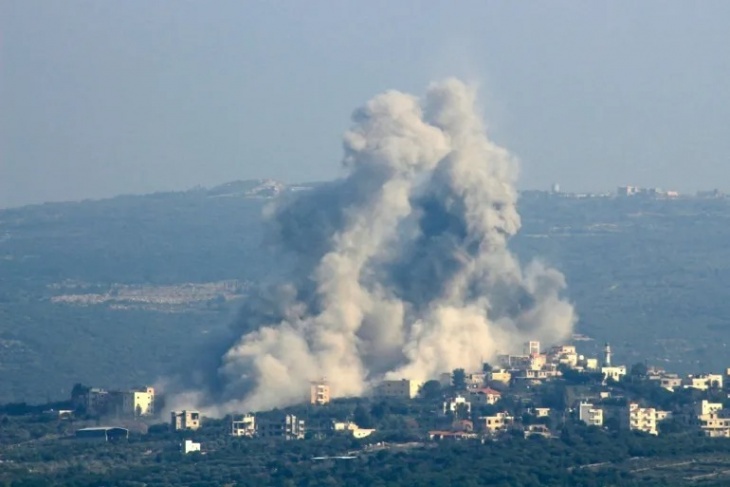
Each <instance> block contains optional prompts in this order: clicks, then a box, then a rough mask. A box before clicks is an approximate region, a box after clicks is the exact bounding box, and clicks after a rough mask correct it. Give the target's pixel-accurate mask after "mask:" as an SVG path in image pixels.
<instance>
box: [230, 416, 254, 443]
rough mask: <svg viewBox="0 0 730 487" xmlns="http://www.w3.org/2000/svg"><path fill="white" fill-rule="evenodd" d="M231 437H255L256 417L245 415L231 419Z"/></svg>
mask: <svg viewBox="0 0 730 487" xmlns="http://www.w3.org/2000/svg"><path fill="white" fill-rule="evenodd" d="M231 436H243V437H246V438H253V437H254V436H256V416H254V415H253V414H250V413H249V414H245V415H243V416H238V417H235V416H234V418H233V421H232V422H231Z"/></svg>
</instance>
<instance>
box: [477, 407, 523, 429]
mask: <svg viewBox="0 0 730 487" xmlns="http://www.w3.org/2000/svg"><path fill="white" fill-rule="evenodd" d="M479 421H480V426H481V427H482V429H483V430H484V431H486V432H488V433H498V432H500V431H505V430H506V429H507V428H509V427H510V425H512V424H513V423H514V421H515V419H514V418H513V417H512V416H510V415H509V413H507V412H502V413H497V414H495V415H494V416H482V417H480V418H479Z"/></svg>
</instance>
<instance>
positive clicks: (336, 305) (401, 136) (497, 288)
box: [188, 79, 576, 413]
mask: <svg viewBox="0 0 730 487" xmlns="http://www.w3.org/2000/svg"><path fill="white" fill-rule="evenodd" d="M353 123H354V125H353V127H352V129H351V130H350V131H348V132H347V133H346V134H345V137H344V149H345V157H344V162H343V163H344V166H345V167H346V168H347V169H348V171H349V174H348V176H347V177H346V178H344V179H342V180H338V181H335V182H332V183H329V184H326V185H323V186H322V187H320V188H317V189H315V190H313V191H311V192H307V193H302V194H300V195H298V196H297V197H296V198H295V199H293V200H290V201H287V202H285V203H283V204H282V205H281V206H279V207H278V208H276V209H275V210H274V212H273V217H272V218H273V219H274V223H275V224H276V226H277V228H278V231H279V235H280V242H281V244H282V245H283V247H284V248H285V249H287V250H290V251H292V252H294V253H295V254H296V255H297V258H298V262H299V266H298V268H297V273H295V274H296V275H293V276H291V282H289V283H286V284H284V285H282V286H280V287H279V288H278V289H275V290H272V291H271V292H269V293H268V294H267V293H264V294H262V296H261V297H260V299H256V300H255V301H254V302H252V303H249V306H248V307H247V308H246V309H245V310H244V311H243V312H242V314H241V319H240V322H239V323H237V325H238V326H239V327H240V329H241V330H242V331H241V335H240V336H238V337H237V338H236V339H235V342H234V343H232V344H231V346H230V348H229V349H228V351H227V352H226V353H225V354H224V355H223V357H222V359H221V362H220V365H219V367H218V369H217V371H216V376H217V379H218V387H217V388H216V391H215V394H213V393H210V394H208V395H207V396H206V395H205V394H199V395H195V396H188V397H196V398H201V397H207V398H208V402H209V403H210V404H207V406H211V405H212V404H215V411H216V412H218V413H223V412H232V411H248V410H261V409H266V408H271V407H276V406H284V405H288V404H292V403H296V402H299V401H301V400H302V399H304V398H305V397H306V394H307V392H308V390H309V381H312V380H317V379H319V378H321V377H326V378H327V379H328V381H329V383H330V385H331V388H332V392H333V394H335V395H337V396H348V395H358V394H362V393H364V392H366V391H367V390H368V389H369V387H370V386H371V385H372V384H373V383H374V382H376V381H378V380H380V379H382V378H383V377H386V378H402V377H407V378H412V379H419V380H427V379H429V378H434V377H436V376H437V375H438V374H439V373H441V372H445V371H450V370H452V369H454V368H457V367H464V368H467V369H478V368H480V366H481V361H482V360H491V359H493V358H494V357H495V355H496V354H497V353H498V352H507V351H511V350H515V349H517V348H518V347H519V346H520V344H521V343H522V342H524V341H525V340H527V339H533V338H537V339H541V340H544V341H548V342H557V341H559V340H562V339H564V338H566V337H568V336H569V335H570V333H571V330H572V327H573V324H574V322H575V321H576V317H575V313H574V310H573V307H572V306H571V305H570V303H568V302H567V301H565V300H564V299H563V298H562V297H561V292H562V291H563V289H564V288H565V280H564V278H563V276H562V274H560V273H559V272H558V271H556V270H554V269H550V268H547V267H545V266H544V265H542V264H539V263H532V264H530V265H528V266H527V267H526V268H525V269H524V270H523V269H522V268H521V267H520V264H519V262H518V261H517V259H516V258H515V257H514V256H513V255H512V254H511V253H510V251H509V249H508V248H507V243H508V240H509V238H510V237H511V236H512V235H514V234H515V233H516V232H517V231H518V230H519V228H520V218H519V215H518V213H517V208H516V200H517V194H516V191H515V187H514V182H515V179H516V177H517V163H516V161H515V160H514V159H513V158H512V157H511V156H510V155H509V153H508V152H507V151H505V150H504V149H502V148H500V147H498V146H497V145H495V144H494V143H492V142H491V141H490V140H489V139H488V138H487V136H486V131H485V127H484V125H483V123H482V121H481V119H480V117H479V115H478V113H477V111H476V108H475V92H474V90H472V89H471V88H469V87H468V86H466V85H464V84H463V83H461V82H460V81H458V80H455V79H450V80H446V81H444V82H442V83H438V84H434V85H432V86H431V87H429V89H428V91H427V92H426V95H425V96H424V97H423V99H418V98H416V97H413V96H411V95H407V94H404V93H399V92H395V91H391V92H387V93H385V94H382V95H379V96H376V97H375V98H373V99H372V100H371V101H369V102H368V103H367V104H366V105H365V106H364V107H362V108H360V109H359V110H357V111H356V112H355V113H354V115H353ZM198 406H199V407H201V408H202V409H206V404H198ZM208 410H209V411H210V410H211V409H210V408H208Z"/></svg>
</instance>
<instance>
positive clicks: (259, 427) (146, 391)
mask: <svg viewBox="0 0 730 487" xmlns="http://www.w3.org/2000/svg"><path fill="white" fill-rule="evenodd" d="M498 362H499V363H498V366H497V367H495V368H492V367H491V366H488V365H487V364H485V365H484V367H483V370H481V371H476V372H466V371H463V370H461V369H459V371H458V372H459V373H458V374H457V371H453V372H452V373H444V374H442V375H441V376H440V377H438V379H437V380H438V383H439V384H438V387H436V386H434V387H436V389H437V393H441V397H442V398H443V399H442V402H441V408H440V411H438V410H436V411H434V413H433V414H436V415H437V416H440V419H436V420H432V423H434V424H436V425H444V428H443V429H438V430H431V431H428V437H429V438H432V439H444V438H475V437H479V436H484V435H487V436H496V435H499V434H501V433H504V432H506V431H509V430H512V431H515V430H516V429H519V430H520V431H522V432H523V433H524V435H525V437H531V436H542V437H551V435H552V433H551V431H550V427H549V426H548V425H550V424H552V425H553V426H555V425H556V424H560V422H562V421H566V420H567V418H568V417H573V418H575V420H577V421H581V422H583V423H585V424H587V425H591V426H596V427H605V426H607V424H608V422H609V421H612V422H613V426H614V427H619V428H623V429H627V430H632V431H642V432H645V433H648V434H651V435H658V434H659V433H660V424H661V422H662V421H666V420H668V419H675V420H679V421H683V422H684V423H686V424H688V425H690V424H691V425H693V426H694V427H696V428H697V429H699V430H701V431H703V432H704V433H705V434H706V435H707V436H710V437H730V409H725V408H724V406H723V404H722V403H720V402H712V401H710V400H708V399H703V400H702V401H701V402H696V403H694V404H692V405H691V410H683V411H680V410H679V409H678V408H674V410H673V411H665V410H662V409H660V408H657V407H653V406H652V405H649V404H646V403H645V402H644V401H642V402H639V401H637V398H636V397H635V395H633V396H631V397H628V395H627V394H625V392H626V391H625V390H624V389H622V388H621V387H618V386H619V385H620V383H621V381H622V380H623V379H624V377H625V376H626V375H627V373H628V371H627V367H626V366H625V365H616V364H614V363H613V360H612V352H611V347H610V345H609V344H608V343H606V344H605V346H604V348H603V352H602V356H601V357H600V358H597V357H587V356H584V355H582V354H580V353H578V351H577V350H576V347H575V346H574V345H559V346H554V347H551V348H549V349H548V350H547V351H543V350H542V349H541V344H540V342H538V341H529V342H527V343H525V344H524V348H523V351H522V353H521V354H518V355H500V356H499V357H498ZM642 368H643V370H642V371H641V372H640V373H639V372H636V370H635V369H633V368H632V371H631V374H632V380H633V378H634V377H636V376H637V374H639V375H640V380H641V381H642V383H644V384H652V383H653V384H655V386H656V387H658V388H663V389H665V390H667V391H671V392H676V391H679V390H686V389H692V390H695V391H703V392H705V394H702V395H701V397H706V398H717V397H719V396H718V394H717V393H718V392H720V391H722V388H723V386H724V385H725V384H726V382H727V378H728V377H730V369H727V370H726V371H725V374H724V375H723V374H702V375H688V376H685V377H680V376H678V375H677V374H671V373H667V372H666V371H663V370H658V369H649V368H646V367H642ZM569 373H570V375H572V377H573V378H576V377H578V378H580V377H583V378H587V379H589V381H588V383H590V384H592V386H590V387H584V388H582V389H580V390H581V393H580V395H579V396H578V397H575V396H574V397H573V398H572V401H573V402H571V403H570V404H567V403H563V404H564V405H565V406H559V407H556V405H555V404H552V405H551V406H553V407H545V405H546V403H542V399H540V397H542V396H540V394H539V391H540V390H542V389H541V388H539V387H535V386H539V385H540V384H542V383H544V382H547V381H550V380H554V379H557V378H561V377H562V378H565V379H570V378H569ZM457 377H458V378H457ZM432 382H435V381H432ZM457 382H458V383H457ZM581 383H582V382H580V380H579V381H578V382H576V384H581ZM423 386H424V383H423V382H420V381H415V380H410V379H405V378H404V379H398V380H383V381H382V382H380V383H379V384H378V386H377V387H375V388H374V389H373V391H372V394H373V396H374V397H375V398H393V399H399V400H406V401H409V400H413V399H416V398H418V397H421V396H422V395H424V396H426V397H428V396H427V395H426V394H425V393H424V391H426V388H424V387H423ZM429 387H430V386H429ZM432 390H433V389H432ZM430 397H431V398H434V396H433V395H431V396H430ZM695 397H696V396H695ZM725 397H727V398H728V399H730V394H725ZM331 399H332V391H331V390H330V385H329V383H328V382H327V380H326V379H324V378H323V379H322V380H319V381H315V382H312V383H311V384H310V390H309V403H310V404H311V405H313V406H324V405H327V404H328V403H330V401H331ZM505 399H509V400H507V401H505ZM644 399H645V398H644ZM73 400H74V402H75V403H76V406H77V407H79V406H83V408H85V410H86V411H87V412H89V413H91V414H98V415H109V414H116V415H119V416H128V417H144V416H153V415H154V414H156V409H155V407H156V401H155V390H154V388H152V387H143V388H138V389H132V390H127V391H107V390H104V389H99V388H89V389H85V390H82V391H77V394H76V395H75V396H74V397H73ZM727 402H728V403H729V404H730V401H727ZM517 403H520V404H523V405H525V407H527V406H529V407H528V408H527V409H522V408H521V407H518V408H517V409H515V408H514V404H517ZM510 404H512V406H509V405H510ZM548 405H549V404H548ZM325 423H326V421H325V422H324V423H322V424H319V425H315V426H314V427H312V428H310V429H308V428H307V426H308V425H307V424H306V423H305V421H304V420H303V419H302V418H300V417H297V416H296V415H294V414H284V413H282V414H279V415H277V414H275V413H274V412H268V413H260V414H253V413H249V414H245V415H238V416H234V417H233V418H232V419H231V423H230V434H231V435H232V436H235V437H245V438H254V437H256V438H276V439H283V440H301V439H304V438H305V436H307V435H308V433H309V436H315V437H319V436H321V435H323V434H324V435H325V436H326V435H327V434H347V435H350V436H352V437H353V438H366V437H368V436H370V435H371V434H373V433H374V432H375V429H372V428H364V427H361V426H358V425H357V424H356V423H355V422H353V421H337V420H331V421H329V423H328V424H325ZM323 424H325V426H323ZM170 427H171V429H172V430H174V431H185V430H187V431H196V430H198V429H200V428H201V427H202V415H201V413H200V412H199V411H195V410H182V411H172V412H171V413H170ZM325 429H326V430H327V431H326V432H325V431H324V430H325ZM120 431H122V430H120V429H118V428H117V429H108V428H107V429H104V428H98V429H94V428H91V429H85V430H80V435H79V436H80V437H89V438H90V437H97V438H102V437H104V438H109V435H110V434H111V435H115V434H119V432H120ZM110 432H111V433H110ZM181 449H182V450H183V451H184V452H185V453H189V452H192V451H199V450H200V445H199V444H197V443H194V442H189V443H185V444H184V445H181Z"/></svg>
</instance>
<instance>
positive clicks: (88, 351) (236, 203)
mask: <svg viewBox="0 0 730 487" xmlns="http://www.w3.org/2000/svg"><path fill="white" fill-rule="evenodd" d="M308 187H311V186H309V185H304V186H303V185H298V186H296V187H287V186H286V185H284V184H281V183H278V182H275V181H269V180H265V181H237V182H232V183H227V184H224V185H221V186H217V187H215V188H210V189H207V188H196V189H193V190H190V191H184V192H173V193H156V194H151V195H144V196H120V197H117V198H112V199H107V200H100V201H84V202H75V203H55V204H44V205H35V206H28V207H23V208H15V209H8V210H0V373H2V377H3V380H2V381H0V402H7V401H11V400H27V401H42V400H46V399H47V398H48V397H50V398H57V397H62V396H64V395H66V394H68V392H69V390H70V388H71V386H72V385H73V383H74V382H78V381H81V382H85V383H89V384H95V385H100V386H109V387H117V386H118V387H122V386H131V385H134V384H143V383H148V382H152V381H154V380H155V379H156V378H157V377H159V376H160V375H161V374H163V373H165V372H166V371H169V370H173V369H178V368H180V367H182V366H183V365H184V364H186V363H188V362H189V361H190V359H191V356H193V355H194V354H196V353H197V350H198V347H199V346H200V344H201V343H203V342H204V341H205V340H206V339H207V337H209V336H211V334H215V333H216V331H218V330H221V329H223V328H225V327H226V325H227V323H228V322H229V321H230V320H231V317H232V315H233V313H234V312H235V310H236V309H237V308H238V306H239V305H240V303H241V301H242V300H244V299H246V295H247V293H248V292H249V291H250V289H251V287H252V286H256V285H257V284H259V283H261V282H262V281H266V280H270V279H273V278H275V277H276V275H277V274H278V273H281V272H282V269H283V267H284V265H285V264H286V260H285V259H282V257H281V256H279V255H276V254H275V252H274V251H273V250H272V245H271V241H270V240H269V239H268V236H267V232H266V227H265V225H264V224H263V221H262V213H263V209H264V207H265V205H267V204H268V203H270V202H271V201H272V200H273V198H276V197H279V196H281V195H285V194H287V193H288V192H290V191H296V190H306V189H307V188H308ZM520 211H521V214H522V217H523V231H522V232H521V233H520V235H519V236H518V237H517V238H515V239H514V241H513V242H512V245H513V248H514V249H516V251H517V253H518V254H519V255H520V256H521V257H522V258H523V259H524V260H527V259H528V258H531V257H541V258H543V259H545V260H548V261H550V262H551V263H552V264H554V265H555V266H557V267H558V268H559V269H561V270H563V271H564V272H565V274H566V276H567V279H568V283H569V296H570V298H571V299H572V300H573V301H574V302H575V303H576V306H577V308H578V311H579V313H580V316H581V322H580V324H579V327H578V331H579V332H580V333H584V334H586V335H588V336H590V337H592V338H594V339H595V341H594V342H589V343H588V344H582V347H583V348H585V347H586V346H590V344H591V343H593V345H594V346H595V347H597V346H598V345H599V344H600V343H601V342H602V341H603V340H610V341H611V342H612V344H613V348H614V350H615V353H616V358H617V360H623V361H625V362H628V363H629V364H630V363H633V362H636V361H639V360H642V359H644V358H646V359H648V360H649V361H650V362H651V363H658V364H666V366H667V367H670V368H678V369H679V370H687V371H689V370H697V371H700V370H709V369H710V368H714V369H716V370H719V369H720V367H724V366H726V364H725V362H726V357H727V342H728V338H730V300H728V299H727V297H726V289H728V285H729V284H730V246H728V245H727V242H730V204H729V203H728V201H727V200H723V199H717V200H692V199H688V200H677V201H657V200H641V199H608V198H601V199H569V198H561V197H555V196H547V195H544V194H543V195H540V194H528V195H524V196H523V198H522V199H521V201H520Z"/></svg>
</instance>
